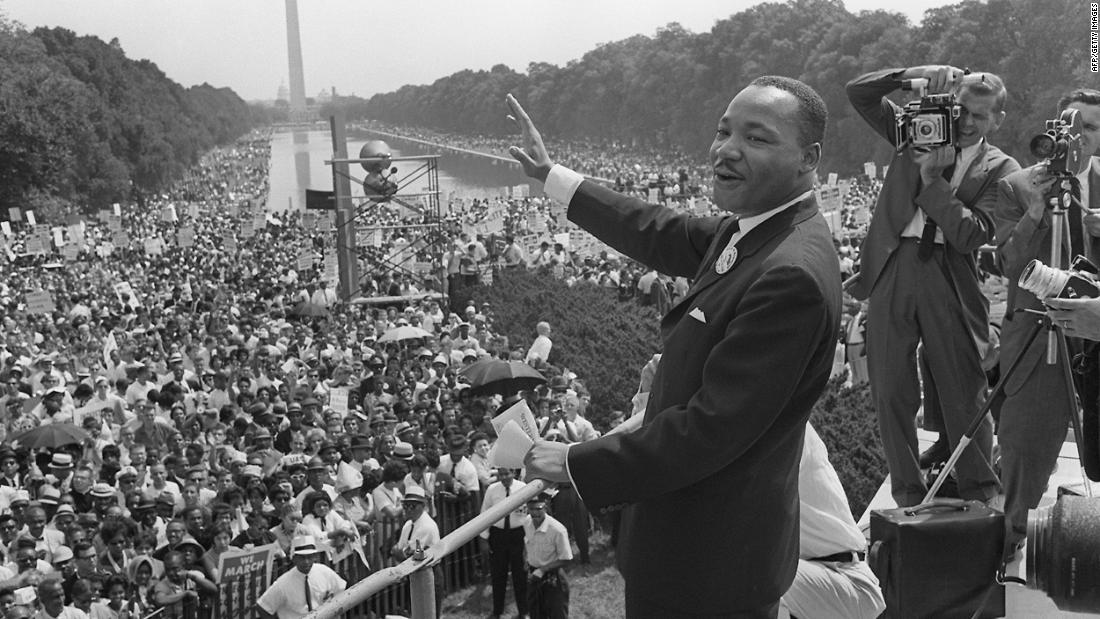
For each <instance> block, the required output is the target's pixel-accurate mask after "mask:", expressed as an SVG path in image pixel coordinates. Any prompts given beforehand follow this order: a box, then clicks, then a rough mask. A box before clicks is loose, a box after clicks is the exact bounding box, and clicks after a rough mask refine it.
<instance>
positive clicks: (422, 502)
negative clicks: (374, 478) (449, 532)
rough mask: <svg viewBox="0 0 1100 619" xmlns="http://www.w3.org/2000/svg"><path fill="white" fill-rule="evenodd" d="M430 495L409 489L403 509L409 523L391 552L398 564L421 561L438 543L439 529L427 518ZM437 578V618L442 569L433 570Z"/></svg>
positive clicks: (440, 601)
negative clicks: (406, 560)
mask: <svg viewBox="0 0 1100 619" xmlns="http://www.w3.org/2000/svg"><path fill="white" fill-rule="evenodd" d="M427 507H428V495H427V493H426V492H424V489H423V488H421V487H420V486H411V485H410V486H406V487H405V496H404V498H402V500H401V508H402V510H403V512H404V514H405V517H406V518H407V520H405V524H403V525H401V534H400V535H398V537H397V543H396V544H395V545H394V547H393V549H392V550H391V553H390V554H391V555H392V556H393V558H394V559H396V560H397V561H404V560H405V559H410V558H419V557H420V556H421V555H420V554H419V553H420V552H422V551H424V550H427V549H428V548H431V547H432V546H434V545H436V544H438V543H439V525H437V524H436V523H435V520H432V517H431V516H429V515H428V509H427ZM432 572H433V574H434V575H435V615H436V616H437V617H438V616H439V613H440V610H441V609H442V608H443V567H442V565H440V564H437V565H435V566H434V567H433V568H432Z"/></svg>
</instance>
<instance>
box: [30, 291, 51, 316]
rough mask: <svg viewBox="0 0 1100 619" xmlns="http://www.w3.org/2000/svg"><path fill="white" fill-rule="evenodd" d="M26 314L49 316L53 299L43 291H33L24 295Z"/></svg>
mask: <svg viewBox="0 0 1100 619" xmlns="http://www.w3.org/2000/svg"><path fill="white" fill-rule="evenodd" d="M25 299H26V301H27V312H28V313H30V314H49V313H51V312H53V310H54V305H53V297H52V296H51V295H50V293H49V292H47V291H45V290H35V291H34V292H28V293H27V294H26V295H25Z"/></svg>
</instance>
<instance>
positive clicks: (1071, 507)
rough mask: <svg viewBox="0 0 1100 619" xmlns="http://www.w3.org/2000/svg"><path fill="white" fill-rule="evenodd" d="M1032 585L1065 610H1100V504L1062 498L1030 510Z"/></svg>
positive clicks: (1029, 576) (1029, 569)
mask: <svg viewBox="0 0 1100 619" xmlns="http://www.w3.org/2000/svg"><path fill="white" fill-rule="evenodd" d="M1027 586H1028V588H1031V589H1038V590H1040V591H1043V592H1044V593H1046V594H1047V596H1049V597H1050V599H1051V600H1052V601H1053V602H1054V603H1055V605H1057V606H1058V608H1060V609H1062V610H1067V611H1074V612H1096V611H1097V610H1100V500H1098V499H1089V498H1086V497H1076V496H1061V497H1058V502H1057V503H1055V504H1054V505H1051V506H1047V507H1042V508H1039V509H1036V510H1034V511H1032V512H1031V514H1030V515H1029V516H1028V521H1027Z"/></svg>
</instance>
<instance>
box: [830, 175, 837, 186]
mask: <svg viewBox="0 0 1100 619" xmlns="http://www.w3.org/2000/svg"><path fill="white" fill-rule="evenodd" d="M837 178H838V175H837V173H836V172H829V182H828V185H829V186H830V187H836V181H837Z"/></svg>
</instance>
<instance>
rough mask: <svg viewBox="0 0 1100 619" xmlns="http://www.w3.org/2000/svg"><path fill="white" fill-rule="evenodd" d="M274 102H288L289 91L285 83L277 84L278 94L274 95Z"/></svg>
mask: <svg viewBox="0 0 1100 619" xmlns="http://www.w3.org/2000/svg"><path fill="white" fill-rule="evenodd" d="M275 100H276V101H290V89H289V88H287V87H286V83H285V82H284V83H282V84H279V93H278V94H277V95H275Z"/></svg>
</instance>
